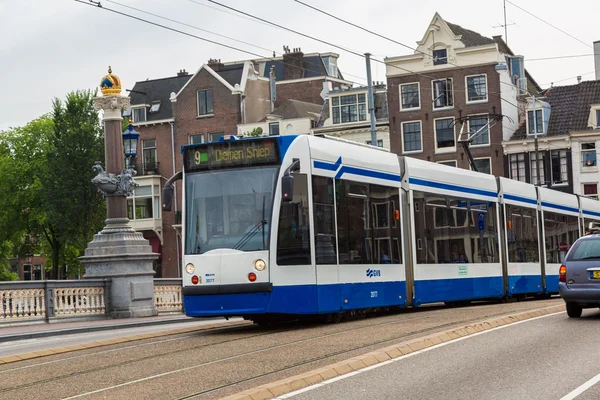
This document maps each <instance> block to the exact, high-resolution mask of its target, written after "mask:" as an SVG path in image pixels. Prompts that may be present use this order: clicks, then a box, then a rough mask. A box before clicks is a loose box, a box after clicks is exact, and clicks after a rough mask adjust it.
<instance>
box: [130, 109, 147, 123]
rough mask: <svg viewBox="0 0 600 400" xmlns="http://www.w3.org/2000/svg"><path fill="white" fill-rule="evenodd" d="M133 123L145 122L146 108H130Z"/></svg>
mask: <svg viewBox="0 0 600 400" xmlns="http://www.w3.org/2000/svg"><path fill="white" fill-rule="evenodd" d="M132 111H133V122H134V123H138V122H146V107H135V108H134V107H132Z"/></svg>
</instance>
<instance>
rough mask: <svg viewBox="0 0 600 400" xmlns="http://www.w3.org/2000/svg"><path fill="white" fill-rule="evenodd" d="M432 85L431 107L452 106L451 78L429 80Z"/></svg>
mask: <svg viewBox="0 0 600 400" xmlns="http://www.w3.org/2000/svg"><path fill="white" fill-rule="evenodd" d="M431 85H432V87H433V108H444V107H453V106H454V100H453V98H452V78H446V79H438V80H434V81H431Z"/></svg>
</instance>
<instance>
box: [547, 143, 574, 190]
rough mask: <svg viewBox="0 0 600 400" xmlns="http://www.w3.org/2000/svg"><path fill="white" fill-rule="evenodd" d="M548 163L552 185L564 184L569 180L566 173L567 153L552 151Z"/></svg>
mask: <svg viewBox="0 0 600 400" xmlns="http://www.w3.org/2000/svg"><path fill="white" fill-rule="evenodd" d="M550 161H551V164H552V184H553V185H562V184H566V183H567V182H568V179H569V176H568V173H567V151H566V150H552V151H551V152H550Z"/></svg>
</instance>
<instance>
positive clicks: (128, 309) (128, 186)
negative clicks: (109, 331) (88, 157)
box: [80, 67, 158, 318]
mask: <svg viewBox="0 0 600 400" xmlns="http://www.w3.org/2000/svg"><path fill="white" fill-rule="evenodd" d="M100 89H101V90H102V96H101V97H96V98H94V108H95V109H96V110H102V111H103V116H102V121H103V122H104V152H105V167H104V168H103V167H102V166H101V165H100V162H97V163H96V165H94V166H93V169H94V171H96V172H97V175H96V176H95V177H94V178H93V179H92V183H94V184H95V185H96V187H97V188H98V190H99V191H100V192H101V193H102V195H103V196H105V197H106V208H107V212H106V214H107V219H106V226H105V227H104V229H103V230H102V231H101V232H100V233H98V234H96V235H94V240H92V242H90V243H89V244H88V247H87V249H86V250H85V256H83V257H80V260H81V262H82V263H83V264H84V266H85V270H86V274H85V276H84V278H88V279H90V278H103V279H109V280H110V281H111V285H110V293H109V294H108V299H109V307H110V315H111V316H112V317H113V318H131V317H145V316H151V315H157V310H156V307H155V306H154V282H153V276H154V270H153V268H152V264H153V261H154V260H156V259H157V258H158V254H156V253H153V252H152V247H151V246H150V244H149V242H148V241H147V240H146V239H144V237H143V235H142V234H141V233H140V232H136V231H135V230H134V229H133V227H132V226H131V225H130V224H129V219H128V218H127V196H132V195H133V194H134V191H135V187H136V186H137V184H136V183H135V181H134V179H133V177H134V176H135V175H136V172H135V170H133V169H125V166H124V164H125V162H124V160H125V154H124V152H123V141H124V139H126V141H127V147H128V148H127V149H126V152H125V153H127V156H128V157H129V156H131V155H132V154H133V153H132V151H135V150H136V149H137V137H138V136H139V134H138V133H137V132H135V130H134V129H133V125H132V124H129V128H128V130H127V131H125V133H122V132H121V121H122V120H123V118H122V116H121V112H122V110H125V109H128V108H129V106H130V101H129V97H125V96H121V80H120V79H119V77H117V76H116V75H113V74H112V70H111V68H110V67H108V75H106V76H104V77H103V78H102V80H101V81H100Z"/></svg>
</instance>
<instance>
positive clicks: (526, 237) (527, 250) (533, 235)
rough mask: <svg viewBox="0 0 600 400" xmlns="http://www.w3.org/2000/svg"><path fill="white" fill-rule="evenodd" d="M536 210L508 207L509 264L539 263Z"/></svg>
mask: <svg viewBox="0 0 600 400" xmlns="http://www.w3.org/2000/svg"><path fill="white" fill-rule="evenodd" d="M536 213H537V212H536V210H534V209H531V208H524V207H517V206H513V205H506V237H507V239H508V262H513V263H524V262H539V261H540V256H539V254H540V252H539V246H538V226H537V217H536Z"/></svg>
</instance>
